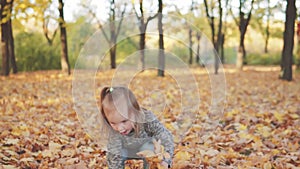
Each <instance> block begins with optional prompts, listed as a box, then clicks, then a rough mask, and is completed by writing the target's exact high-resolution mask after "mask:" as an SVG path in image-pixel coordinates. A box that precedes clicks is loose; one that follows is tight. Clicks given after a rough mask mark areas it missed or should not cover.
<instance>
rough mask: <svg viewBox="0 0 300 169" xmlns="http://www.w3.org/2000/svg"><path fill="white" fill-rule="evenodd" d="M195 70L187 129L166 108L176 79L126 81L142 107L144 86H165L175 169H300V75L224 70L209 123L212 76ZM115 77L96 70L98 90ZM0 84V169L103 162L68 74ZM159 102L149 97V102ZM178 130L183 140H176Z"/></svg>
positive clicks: (146, 76) (148, 75) (151, 76)
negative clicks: (196, 97)
mask: <svg viewBox="0 0 300 169" xmlns="http://www.w3.org/2000/svg"><path fill="white" fill-rule="evenodd" d="M192 71H193V73H194V74H195V77H196V80H197V83H198V87H199V94H200V95H201V104H200V106H199V111H198V112H196V113H197V116H196V117H197V118H195V119H193V125H192V127H191V128H189V130H187V131H180V129H181V128H178V126H176V125H177V124H178V123H177V121H176V120H177V118H176V117H177V116H178V115H179V114H180V112H173V113H172V114H170V113H168V111H170V109H175V108H176V107H179V106H180V105H179V102H177V100H176V99H178V98H180V90H178V88H177V87H176V80H174V79H173V78H172V77H165V78H159V77H156V73H155V72H151V71H146V72H144V73H141V74H140V75H139V76H137V77H136V78H135V79H134V80H133V81H132V84H130V87H131V88H132V89H133V91H134V92H135V94H136V95H137V98H138V100H139V101H140V102H143V103H144V104H147V100H146V101H144V100H143V98H144V97H145V95H147V91H151V89H152V88H161V89H165V91H166V93H165V94H166V95H167V96H168V98H169V100H170V103H169V105H168V107H167V108H166V109H165V110H164V111H165V113H164V116H163V117H160V119H161V120H162V121H163V123H164V124H165V125H166V126H167V128H169V129H170V130H171V131H172V133H173V134H174V136H175V138H176V139H177V140H176V148H175V155H174V158H173V168H176V169H177V168H265V169H271V168H279V169H280V168H282V169H283V168H299V167H300V94H299V93H300V74H299V73H295V75H294V81H292V82H285V81H282V80H279V79H278V75H279V70H278V68H276V67H275V68H274V67H246V69H245V71H243V72H235V71H234V69H232V68H230V67H225V72H226V106H225V108H224V113H223V114H222V116H220V117H219V118H218V119H215V120H214V121H213V120H211V119H210V117H209V111H208V110H209V106H210V103H211V94H210V84H209V77H208V75H207V74H206V73H205V72H206V71H205V69H203V68H192ZM112 76H113V71H106V72H100V73H98V74H97V77H96V81H97V83H96V85H97V87H99V90H98V89H97V91H96V92H99V91H100V88H101V87H102V86H104V85H109V84H110V79H111V78H112ZM187 83H188V82H187ZM170 84H175V85H170ZM0 86H1V88H0V117H1V118H0V168H106V167H107V165H106V160H105V152H104V151H102V150H101V149H100V148H99V146H98V145H97V143H95V142H94V141H93V140H92V139H91V138H90V137H89V135H88V134H86V133H85V132H84V129H83V128H82V127H81V125H80V123H79V121H78V118H77V114H76V112H75V111H74V109H73V99H72V76H65V75H62V74H60V72H58V71H40V72H31V73H20V74H17V75H11V76H9V77H1V79H0ZM159 99H160V98H157V97H156V98H155V97H154V99H153V100H156V101H154V103H152V104H159V103H160V100H159ZM188 122H191V120H190V121H189V120H187V122H183V123H188ZM182 132H184V136H185V137H183V138H181V137H178V135H179V133H182ZM141 166H142V164H141V162H140V161H127V163H126V168H140V167H141Z"/></svg>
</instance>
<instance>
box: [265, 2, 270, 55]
mask: <svg viewBox="0 0 300 169" xmlns="http://www.w3.org/2000/svg"><path fill="white" fill-rule="evenodd" d="M267 10H268V14H267V27H266V40H265V50H264V51H265V53H268V45H269V38H270V30H269V29H270V15H271V11H270V0H268V8H267Z"/></svg>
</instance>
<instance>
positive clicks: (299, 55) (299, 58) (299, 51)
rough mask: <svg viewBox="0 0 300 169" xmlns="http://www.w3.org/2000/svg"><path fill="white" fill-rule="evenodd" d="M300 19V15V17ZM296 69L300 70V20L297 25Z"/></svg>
mask: <svg viewBox="0 0 300 169" xmlns="http://www.w3.org/2000/svg"><path fill="white" fill-rule="evenodd" d="M299 19H300V15H299ZM296 68H297V70H299V69H300V20H298V23H297V53H296Z"/></svg>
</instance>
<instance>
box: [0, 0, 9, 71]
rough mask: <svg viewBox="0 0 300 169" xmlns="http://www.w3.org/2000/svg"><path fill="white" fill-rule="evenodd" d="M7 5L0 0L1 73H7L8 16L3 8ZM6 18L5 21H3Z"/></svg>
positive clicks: (4, 0)
mask: <svg viewBox="0 0 300 169" xmlns="http://www.w3.org/2000/svg"><path fill="white" fill-rule="evenodd" d="M7 5H8V2H7V1H6V0H1V21H2V22H1V53H2V75H4V76H8V75H9V40H8V34H9V33H8V32H9V27H8V21H7V20H8V19H9V18H8V16H7V13H8V11H6V10H5V9H7V8H6V6H7ZM5 20H6V22H4V21H5Z"/></svg>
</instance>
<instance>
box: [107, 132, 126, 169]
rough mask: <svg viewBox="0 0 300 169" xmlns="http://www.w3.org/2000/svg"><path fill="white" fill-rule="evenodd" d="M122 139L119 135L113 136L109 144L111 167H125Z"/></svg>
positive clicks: (110, 168)
mask: <svg viewBox="0 0 300 169" xmlns="http://www.w3.org/2000/svg"><path fill="white" fill-rule="evenodd" d="M121 149H122V141H121V139H120V138H119V137H117V136H115V137H111V138H110V141H109V143H108V145H107V154H106V159H107V164H108V168H109V169H116V168H124V161H123V157H122V154H121Z"/></svg>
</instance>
